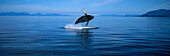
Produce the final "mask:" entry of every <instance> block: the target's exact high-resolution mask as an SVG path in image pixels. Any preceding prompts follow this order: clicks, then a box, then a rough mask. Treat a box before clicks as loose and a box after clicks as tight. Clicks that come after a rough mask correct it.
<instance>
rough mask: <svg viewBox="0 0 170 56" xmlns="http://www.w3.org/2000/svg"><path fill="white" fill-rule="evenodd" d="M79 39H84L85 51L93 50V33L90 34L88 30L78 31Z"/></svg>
mask: <svg viewBox="0 0 170 56" xmlns="http://www.w3.org/2000/svg"><path fill="white" fill-rule="evenodd" d="M77 37H79V38H82V41H81V42H82V43H81V44H82V46H83V48H84V49H91V48H92V46H91V45H90V44H91V43H92V41H93V40H92V39H91V38H92V37H93V35H92V32H89V30H88V29H82V30H78V31H77Z"/></svg>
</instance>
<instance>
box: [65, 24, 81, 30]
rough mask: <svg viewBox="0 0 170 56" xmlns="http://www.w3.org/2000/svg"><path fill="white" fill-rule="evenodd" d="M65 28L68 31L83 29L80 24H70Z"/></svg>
mask: <svg viewBox="0 0 170 56" xmlns="http://www.w3.org/2000/svg"><path fill="white" fill-rule="evenodd" d="M64 28H67V29H83V27H81V25H80V24H68V25H66V26H65V27H64Z"/></svg>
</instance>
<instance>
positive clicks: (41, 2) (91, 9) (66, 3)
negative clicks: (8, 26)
mask: <svg viewBox="0 0 170 56" xmlns="http://www.w3.org/2000/svg"><path fill="white" fill-rule="evenodd" d="M82 8H85V10H86V11H87V13H88V14H143V13H145V12H147V11H151V10H157V9H170V0H0V12H28V13H59V14H82Z"/></svg>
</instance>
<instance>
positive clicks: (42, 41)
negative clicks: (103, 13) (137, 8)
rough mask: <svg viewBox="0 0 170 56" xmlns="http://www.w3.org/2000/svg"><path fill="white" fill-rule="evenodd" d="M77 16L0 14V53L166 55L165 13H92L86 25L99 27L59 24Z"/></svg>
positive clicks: (168, 25) (169, 50) (169, 31)
mask: <svg viewBox="0 0 170 56" xmlns="http://www.w3.org/2000/svg"><path fill="white" fill-rule="evenodd" d="M77 18H79V16H67V17H63V16H0V55H1V56H92V55H93V56H104V55H108V56H109V55H110V56H114V55H115V56H144V55H145V56H168V55H170V18H168V17H95V19H93V20H92V21H90V23H89V24H90V25H89V26H93V27H99V29H95V30H66V29H62V28H61V27H64V26H65V25H67V24H71V23H74V22H75V20H76V19H77ZM82 25H83V24H82Z"/></svg>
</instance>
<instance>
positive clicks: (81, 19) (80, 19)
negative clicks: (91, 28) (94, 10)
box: [75, 8, 94, 27]
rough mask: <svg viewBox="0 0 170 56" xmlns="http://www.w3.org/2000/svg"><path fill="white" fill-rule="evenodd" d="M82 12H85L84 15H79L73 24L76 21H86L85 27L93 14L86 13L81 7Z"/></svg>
mask: <svg viewBox="0 0 170 56" xmlns="http://www.w3.org/2000/svg"><path fill="white" fill-rule="evenodd" d="M83 13H84V14H85V15H84V16H81V17H80V18H79V19H78V20H77V21H76V22H75V24H78V23H82V22H87V23H86V25H85V27H87V25H88V24H89V21H90V20H92V19H93V18H94V16H92V15H87V13H86V11H85V10H84V8H83Z"/></svg>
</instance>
